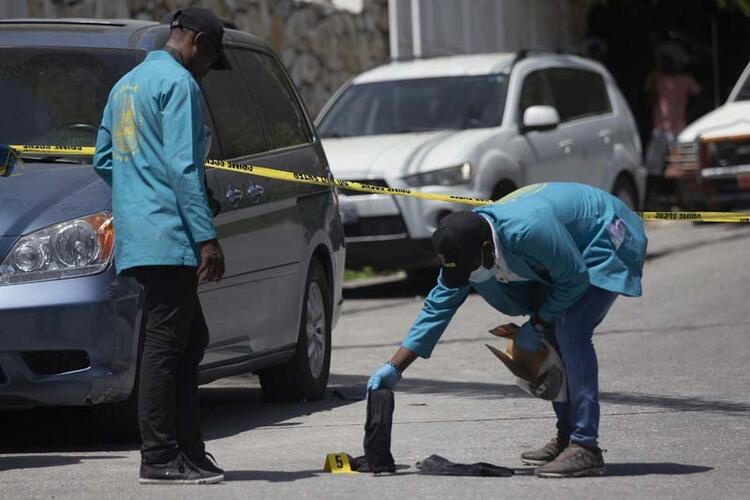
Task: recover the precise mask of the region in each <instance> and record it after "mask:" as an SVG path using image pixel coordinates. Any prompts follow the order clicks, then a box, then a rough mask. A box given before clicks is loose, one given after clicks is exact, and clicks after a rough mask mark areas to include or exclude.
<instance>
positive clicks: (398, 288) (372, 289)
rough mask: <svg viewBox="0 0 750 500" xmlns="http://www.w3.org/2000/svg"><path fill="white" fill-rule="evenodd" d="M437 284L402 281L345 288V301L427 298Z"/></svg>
mask: <svg viewBox="0 0 750 500" xmlns="http://www.w3.org/2000/svg"><path fill="white" fill-rule="evenodd" d="M433 286H435V282H434V281H433V282H429V283H428V282H426V281H421V280H420V281H417V280H410V279H401V280H398V281H389V282H387V283H378V284H375V285H365V286H357V287H356V288H351V287H344V290H343V293H344V299H345V300H353V299H393V298H406V297H409V298H411V297H417V296H419V297H425V296H427V294H428V293H430V290H432V287H433Z"/></svg>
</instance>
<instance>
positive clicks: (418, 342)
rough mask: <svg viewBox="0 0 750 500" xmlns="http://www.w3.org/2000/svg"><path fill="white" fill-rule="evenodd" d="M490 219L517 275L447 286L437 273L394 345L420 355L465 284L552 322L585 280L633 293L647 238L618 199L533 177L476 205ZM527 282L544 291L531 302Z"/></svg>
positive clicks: (493, 301)
mask: <svg viewBox="0 0 750 500" xmlns="http://www.w3.org/2000/svg"><path fill="white" fill-rule="evenodd" d="M475 212H477V213H479V214H481V215H483V216H484V217H485V218H486V219H487V220H488V221H489V222H490V224H491V225H492V229H493V232H494V234H495V237H496V240H497V241H496V243H497V245H498V246H499V247H500V248H499V249H500V251H501V253H502V256H503V259H504V261H505V266H506V267H507V270H508V271H510V273H512V275H513V276H515V277H517V278H515V279H517V281H513V282H510V283H501V282H499V281H497V280H496V279H491V280H489V281H486V282H483V283H470V284H469V285H467V286H465V287H461V288H448V287H446V286H445V285H444V283H443V282H442V279H438V284H437V286H436V287H435V288H434V289H433V290H432V292H430V294H429V295H428V297H427V299H426V300H425V304H424V306H423V308H422V311H421V312H420V313H419V315H418V316H417V319H416V320H415V322H414V324H413V325H412V327H411V329H410V330H409V332H408V333H407V336H406V338H405V339H404V341H403V342H402V344H401V345H402V346H403V347H405V348H407V349H409V350H411V351H413V352H415V353H417V354H418V355H419V356H421V357H423V358H428V357H430V355H431V353H432V350H433V349H434V347H435V345H436V344H437V342H438V340H439V339H440V337H441V335H442V334H443V332H444V331H445V329H446V328H447V326H448V324H449V323H450V321H451V319H452V318H453V315H454V314H455V312H456V310H457V309H458V308H459V307H460V306H461V304H462V303H463V302H464V300H466V297H467V295H468V294H469V291H470V290H471V288H472V287H473V288H474V289H475V290H476V291H477V292H478V293H479V295H481V296H482V298H484V300H485V301H487V302H488V303H489V304H490V305H492V306H493V307H494V308H495V309H497V310H498V311H500V312H502V313H505V314H508V315H510V316H520V315H526V314H531V313H535V314H537V315H538V316H539V317H540V318H541V319H542V320H543V321H552V320H554V319H555V318H556V317H558V316H559V315H561V314H562V313H564V312H565V310H567V309H568V308H570V307H571V306H572V305H573V304H575V303H576V302H577V301H578V299H580V298H581V296H582V295H583V294H584V293H586V290H587V289H588V287H589V286H590V285H593V286H596V287H599V288H602V289H604V290H608V291H611V292H614V293H618V294H621V295H626V296H631V297H632V296H639V295H641V276H642V272H643V264H644V262H645V258H646V246H647V242H648V240H647V238H646V234H645V231H644V228H643V221H642V220H641V218H640V217H638V215H637V214H636V213H634V212H633V211H631V210H630V209H628V207H626V206H625V205H624V204H623V203H622V202H621V201H620V200H619V199H617V198H615V197H614V196H612V195H610V194H609V193H606V192H604V191H601V190H599V189H596V188H593V187H590V186H586V185H583V184H575V183H562V182H553V183H544V184H534V185H531V186H527V187H525V188H522V189H519V190H517V191H515V192H514V193H511V194H510V195H508V196H507V197H505V198H503V199H502V200H500V201H499V202H496V203H493V204H491V205H487V206H484V207H481V208H477V209H476V210H475ZM533 286H537V287H538V286H544V287H546V290H547V292H546V293H545V294H544V300H542V301H540V302H539V303H538V304H537V303H535V299H536V298H537V297H538V295H535V294H534V293H533Z"/></svg>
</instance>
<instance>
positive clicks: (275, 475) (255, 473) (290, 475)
mask: <svg viewBox="0 0 750 500" xmlns="http://www.w3.org/2000/svg"><path fill="white" fill-rule="evenodd" d="M320 474H322V473H321V472H320V470H300V471H276V470H231V471H230V470H228V471H226V472H225V473H224V480H225V481H268V482H269V483H287V482H291V481H297V480H299V479H309V478H311V477H316V476H319V475H320Z"/></svg>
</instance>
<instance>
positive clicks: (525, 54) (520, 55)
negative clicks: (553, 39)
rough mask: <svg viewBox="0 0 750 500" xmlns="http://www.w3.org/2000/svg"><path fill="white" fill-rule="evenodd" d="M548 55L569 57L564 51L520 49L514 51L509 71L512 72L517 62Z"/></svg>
mask: <svg viewBox="0 0 750 500" xmlns="http://www.w3.org/2000/svg"><path fill="white" fill-rule="evenodd" d="M549 54H556V55H569V54H568V53H567V52H566V51H565V50H563V49H561V48H558V49H556V50H550V49H520V50H517V51H516V55H515V57H514V58H513V62H512V63H511V64H510V69H511V70H512V69H513V67H514V66H515V65H516V64H518V63H519V62H521V61H523V60H524V59H527V58H529V57H532V56H543V55H549Z"/></svg>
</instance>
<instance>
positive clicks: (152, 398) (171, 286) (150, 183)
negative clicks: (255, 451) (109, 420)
mask: <svg viewBox="0 0 750 500" xmlns="http://www.w3.org/2000/svg"><path fill="white" fill-rule="evenodd" d="M223 34H224V29H223V27H222V24H221V21H219V19H218V18H217V17H216V16H215V15H214V14H213V13H212V12H211V11H209V10H207V9H201V8H186V9H182V10H180V11H177V12H176V13H175V14H174V15H173V16H172V21H171V27H170V37H169V40H168V41H167V43H166V45H165V47H164V49H163V50H158V51H155V52H152V53H150V54H148V56H147V57H146V60H145V61H143V62H142V63H141V64H139V65H138V66H136V67H135V68H134V69H133V70H131V71H130V72H129V73H128V74H126V75H125V76H123V77H122V79H120V81H119V82H117V83H116V84H115V86H114V87H113V88H112V91H111V93H110V95H109V100H108V102H107V106H106V108H105V109H104V114H103V117H102V123H101V126H100V127H99V133H98V136H97V141H96V154H95V155H94V168H95V169H96V171H97V172H98V173H99V175H100V176H101V177H102V178H103V179H104V180H105V181H106V182H107V183H109V184H110V185H111V186H112V206H113V212H114V225H115V234H116V236H115V265H116V267H117V272H118V273H119V274H126V275H130V276H134V277H135V278H136V279H137V280H138V281H139V282H140V283H141V284H142V285H143V287H144V291H145V304H144V314H145V315H147V323H146V331H145V332H141V335H145V338H144V339H143V343H142V344H143V351H142V355H141V362H140V372H139V386H138V420H139V424H140V430H141V437H142V440H143V445H142V448H141V470H140V481H141V483H161V482H166V483H172V484H186V483H194V484H195V483H201V484H203V483H216V482H221V481H222V480H223V478H224V476H223V471H222V470H221V469H220V468H219V467H218V466H217V465H216V464H215V462H214V461H213V459H212V458H213V457H210V455H209V454H208V453H206V451H205V445H204V442H203V437H202V435H201V429H200V413H199V408H200V401H199V398H198V365H199V363H200V361H201V359H202V358H203V353H204V351H205V348H206V345H207V344H208V327H207V326H206V321H205V319H204V317H203V312H202V310H201V305H200V302H199V300H198V294H197V286H198V281H199V280H205V281H213V280H218V279H220V278H221V277H222V275H223V274H224V256H223V253H222V250H221V247H220V246H219V243H218V241H217V240H216V232H215V230H214V226H213V220H212V213H211V210H210V208H209V206H208V200H207V198H206V189H205V182H204V178H203V176H204V171H203V168H204V167H203V164H204V161H205V150H206V147H207V145H206V144H205V136H204V134H205V133H204V129H203V116H202V98H201V92H200V88H199V87H198V83H197V82H198V81H200V79H201V78H202V77H203V76H205V74H206V73H207V72H208V71H209V69H211V68H214V69H224V68H227V67H228V62H227V60H226V58H225V56H224V53H223V49H222V39H223ZM209 457H210V458H209Z"/></svg>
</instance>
